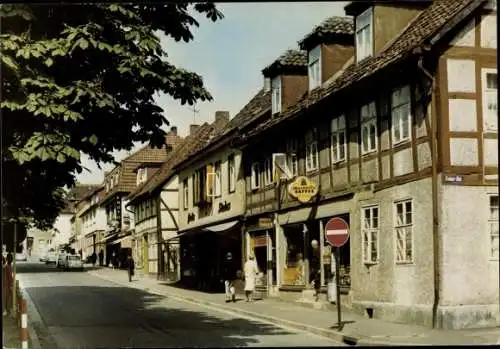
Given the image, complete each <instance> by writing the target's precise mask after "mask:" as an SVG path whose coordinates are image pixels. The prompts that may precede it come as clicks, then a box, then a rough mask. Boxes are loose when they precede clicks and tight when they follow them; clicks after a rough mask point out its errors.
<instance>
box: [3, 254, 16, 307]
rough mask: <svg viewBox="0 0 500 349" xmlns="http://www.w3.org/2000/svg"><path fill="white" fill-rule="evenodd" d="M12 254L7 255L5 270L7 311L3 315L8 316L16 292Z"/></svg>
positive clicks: (4, 283)
mask: <svg viewBox="0 0 500 349" xmlns="http://www.w3.org/2000/svg"><path fill="white" fill-rule="evenodd" d="M13 259H14V258H13V257H12V253H10V252H9V253H8V254H7V260H6V264H5V267H3V268H2V270H3V280H2V281H3V287H4V289H3V291H4V292H5V309H4V311H3V315H4V316H5V315H8V314H10V312H11V307H10V306H11V305H12V295H13V291H14V275H13V273H12V261H13Z"/></svg>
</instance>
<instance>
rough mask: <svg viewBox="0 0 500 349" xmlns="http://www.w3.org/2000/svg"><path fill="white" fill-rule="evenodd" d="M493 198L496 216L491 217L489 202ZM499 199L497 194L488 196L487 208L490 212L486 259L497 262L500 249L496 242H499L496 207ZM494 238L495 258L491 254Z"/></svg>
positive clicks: (499, 209)
mask: <svg viewBox="0 0 500 349" xmlns="http://www.w3.org/2000/svg"><path fill="white" fill-rule="evenodd" d="M494 197H496V198H497V206H496V210H497V213H496V216H495V215H492V205H491V201H492V198H494ZM499 199H500V198H499V195H498V194H489V195H488V208H489V212H490V214H489V215H488V245H489V249H488V250H489V253H488V257H489V260H490V261H498V260H500V249H499V247H498V240H500V235H499V229H498V225H499V215H500V208H499V206H498V205H499V204H500V201H499ZM493 226H495V227H497V228H496V232H495V231H494V230H492V227H493ZM495 237H496V248H497V255H496V256H495V255H494V253H493V251H494V250H493V247H494V246H495V243H493V241H494V238H495Z"/></svg>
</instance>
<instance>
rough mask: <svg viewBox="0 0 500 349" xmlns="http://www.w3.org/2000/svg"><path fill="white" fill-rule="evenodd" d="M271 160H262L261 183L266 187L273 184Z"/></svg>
mask: <svg viewBox="0 0 500 349" xmlns="http://www.w3.org/2000/svg"><path fill="white" fill-rule="evenodd" d="M271 162H272V161H271V159H269V158H268V159H265V160H264V168H263V176H262V177H263V178H262V179H263V183H264V186H267V185H270V184H272V183H273V173H272V171H273V170H272V169H273V166H272V164H271Z"/></svg>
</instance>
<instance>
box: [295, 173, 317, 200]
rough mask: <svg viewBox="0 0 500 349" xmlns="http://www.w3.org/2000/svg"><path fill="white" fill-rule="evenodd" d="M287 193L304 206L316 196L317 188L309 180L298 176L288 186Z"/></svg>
mask: <svg viewBox="0 0 500 349" xmlns="http://www.w3.org/2000/svg"><path fill="white" fill-rule="evenodd" d="M288 193H289V194H290V195H291V196H292V197H294V198H295V199H297V200H298V201H299V202H301V203H303V204H305V203H308V202H309V201H311V199H312V198H313V197H315V196H316V195H318V186H317V185H316V183H314V182H313V181H311V180H310V179H309V178H307V177H304V176H300V177H297V179H296V180H295V181H293V182H292V183H290V185H289V186H288Z"/></svg>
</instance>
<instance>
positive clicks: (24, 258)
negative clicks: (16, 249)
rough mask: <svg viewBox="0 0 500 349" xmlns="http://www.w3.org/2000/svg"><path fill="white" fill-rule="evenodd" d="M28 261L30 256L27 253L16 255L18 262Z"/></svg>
mask: <svg viewBox="0 0 500 349" xmlns="http://www.w3.org/2000/svg"><path fill="white" fill-rule="evenodd" d="M27 260H28V255H27V254H26V253H16V261H17V262H26V261H27Z"/></svg>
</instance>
